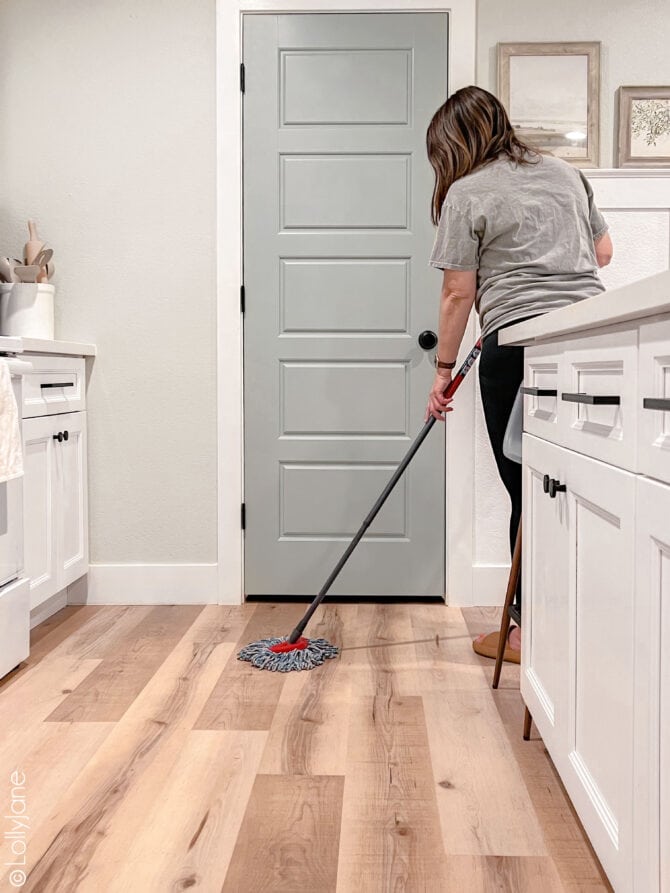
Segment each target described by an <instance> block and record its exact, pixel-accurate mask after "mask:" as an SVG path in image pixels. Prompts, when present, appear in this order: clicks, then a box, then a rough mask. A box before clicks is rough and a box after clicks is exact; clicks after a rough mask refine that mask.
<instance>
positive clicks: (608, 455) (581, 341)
mask: <svg viewBox="0 0 670 893" xmlns="http://www.w3.org/2000/svg"><path fill="white" fill-rule="evenodd" d="M637 342H638V330H637V327H636V328H630V329H622V330H619V331H615V332H608V333H605V334H602V335H590V336H588V337H584V338H578V339H574V340H570V341H568V342H566V343H565V345H564V355H563V358H562V360H563V375H562V381H561V389H560V394H559V406H558V430H559V440H558V442H559V443H561V444H562V445H564V446H567V447H568V448H570V449H572V450H575V451H576V452H578V453H583V454H584V455H587V456H591V457H593V458H594V459H600V460H601V461H602V462H607V463H608V464H610V465H616V466H617V467H619V468H624V469H626V470H627V471H636V470H637V469H636V464H637V419H638V412H637V406H636V403H637V361H638V347H637Z"/></svg>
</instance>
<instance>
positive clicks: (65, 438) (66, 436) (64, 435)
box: [63, 431, 70, 440]
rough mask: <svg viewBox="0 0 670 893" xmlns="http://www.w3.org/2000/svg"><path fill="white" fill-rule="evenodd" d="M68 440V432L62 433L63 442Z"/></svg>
mask: <svg viewBox="0 0 670 893" xmlns="http://www.w3.org/2000/svg"><path fill="white" fill-rule="evenodd" d="M69 439H70V432H69V431H63V440H69Z"/></svg>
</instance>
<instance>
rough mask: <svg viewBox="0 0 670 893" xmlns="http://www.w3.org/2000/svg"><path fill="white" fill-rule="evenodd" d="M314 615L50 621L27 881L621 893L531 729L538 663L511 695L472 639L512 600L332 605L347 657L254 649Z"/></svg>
mask: <svg viewBox="0 0 670 893" xmlns="http://www.w3.org/2000/svg"><path fill="white" fill-rule="evenodd" d="M304 609H305V605H304V604H267V603H262V604H256V605H254V604H247V605H243V606H239V607H227V606H216V605H208V606H206V607H199V606H195V607H194V606H181V607H179V606H160V607H116V606H115V607H111V606H110V607H99V606H96V607H90V608H89V607H86V606H84V607H81V606H77V607H69V608H65V609H64V610H63V611H61V612H59V614H57V615H55V616H54V617H52V618H50V619H49V620H48V621H47V622H45V623H44V624H42V625H41V626H40V627H38V628H37V629H36V630H34V631H33V633H32V639H33V647H32V653H31V657H30V659H29V660H28V661H27V662H26V664H25V665H22V666H21V667H20V668H19V669H18V670H17V671H15V672H14V673H12V674H11V675H10V676H8V677H6V678H5V679H4V680H2V681H1V682H0V728H1V729H2V735H1V736H0V773H1V774H0V783H1V784H0V793H2V795H3V796H4V797H5V800H6V801H9V796H10V794H9V788H10V781H9V776H10V773H11V772H12V771H13V770H14V769H17V770H19V771H22V772H24V773H25V776H26V803H27V813H28V815H29V817H30V822H29V828H28V830H27V831H26V836H25V841H26V845H27V857H26V872H27V880H26V883H25V884H24V885H23V887H22V889H23V890H25V891H32V893H74V891H76V893H117V891H118V893H170V891H178V890H186V889H194V890H201V891H207V893H210V891H211V893H265V891H270V890H273V891H289V890H291V891H292V890H296V889H310V890H313V889H317V890H318V891H319V893H400V891H403V893H451V891H454V893H470V891H472V893H489V891H490V893H494V891H509V893H536V891H539V890H542V891H546V893H560V891H571V893H573V891H574V893H577V891H606V890H609V889H610V887H609V886H608V884H607V881H606V880H605V878H604V876H603V874H602V871H601V869H600V866H599V865H598V862H597V859H596V858H595V856H594V854H593V851H592V850H591V847H590V846H589V844H588V841H587V840H586V838H585V836H584V833H583V830H582V828H581V826H580V824H579V821H578V820H577V818H576V815H575V813H574V810H573V809H572V807H571V805H570V802H569V800H568V798H567V796H566V794H565V791H564V790H563V787H562V785H561V783H560V779H558V777H557V775H556V772H555V770H554V767H553V765H552V763H551V761H550V759H549V757H548V755H547V753H546V751H545V749H544V747H543V745H542V742H541V740H540V739H539V738H538V736H537V734H534V737H533V740H532V741H530V742H523V741H522V738H521V723H522V716H523V705H522V703H521V699H520V696H519V693H518V669H517V668H515V667H513V666H510V665H505V670H504V672H503V682H502V687H501V689H500V690H499V691H498V692H492V691H491V689H490V675H491V672H492V663H491V662H489V661H485V660H484V659H481V658H479V657H477V656H476V655H475V654H474V652H473V651H472V647H471V638H472V636H473V635H474V634H475V633H476V632H478V631H480V630H481V629H486V630H489V629H491V628H492V627H493V626H495V624H496V623H497V618H498V614H497V612H496V611H492V610H491V609H482V610H475V609H470V610H469V611H465V612H462V611H460V610H458V609H455V608H446V607H444V606H441V605H427V604H399V603H385V604H381V603H380V604H374V603H361V604H355V603H344V604H342V603H327V604H326V605H324V606H323V607H322V608H321V609H320V610H319V612H318V613H317V615H316V616H315V618H314V620H313V622H312V624H311V626H310V628H309V630H308V632H309V633H310V635H312V636H314V637H316V636H323V637H325V638H327V639H329V640H330V641H332V642H334V643H335V644H337V645H339V646H340V647H341V648H342V651H341V654H340V656H339V657H338V658H337V659H335V660H331V661H327V662H326V663H325V664H324V665H323V666H321V667H320V668H317V669H315V670H312V671H309V672H302V673H289V674H279V673H268V672H263V671H259V670H254V669H252V668H251V667H250V666H249V665H248V664H246V663H242V662H240V661H238V660H237V651H238V650H239V648H240V647H242V646H243V645H245V644H247V643H249V642H251V641H254V640H256V639H258V638H263V637H266V636H270V635H285V634H287V633H288V632H289V631H290V630H291V629H292V628H293V626H294V625H295V622H296V620H297V619H298V618H299V617H300V616H301V614H302V613H303V611H304ZM7 805H8V802H7V803H3V804H2V806H3V809H2V810H0V813H1V814H5V813H6V811H7V810H6V806H7ZM7 846H8V844H7V839H6V838H5V839H3V838H2V836H1V835H0V857H2V858H0V890H5V889H10V885H9V883H8V877H7V868H6V866H5V864H4V863H5V862H6V861H8V859H7V856H8V855H9V853H8V849H7ZM3 873H4V874H3Z"/></svg>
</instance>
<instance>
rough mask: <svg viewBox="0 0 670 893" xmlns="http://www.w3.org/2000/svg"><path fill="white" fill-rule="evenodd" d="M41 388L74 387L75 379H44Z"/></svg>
mask: <svg viewBox="0 0 670 893" xmlns="http://www.w3.org/2000/svg"><path fill="white" fill-rule="evenodd" d="M40 387H41V388H73V387H74V382H73V381H43V382H42V384H40Z"/></svg>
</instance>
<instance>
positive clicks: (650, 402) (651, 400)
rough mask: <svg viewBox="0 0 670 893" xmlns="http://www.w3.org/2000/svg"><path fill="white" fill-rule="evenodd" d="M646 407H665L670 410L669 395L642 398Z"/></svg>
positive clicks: (664, 408) (667, 410)
mask: <svg viewBox="0 0 670 893" xmlns="http://www.w3.org/2000/svg"><path fill="white" fill-rule="evenodd" d="M642 406H643V407H644V409H663V410H665V412H670V399H668V398H667V397H644V398H643V399H642Z"/></svg>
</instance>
